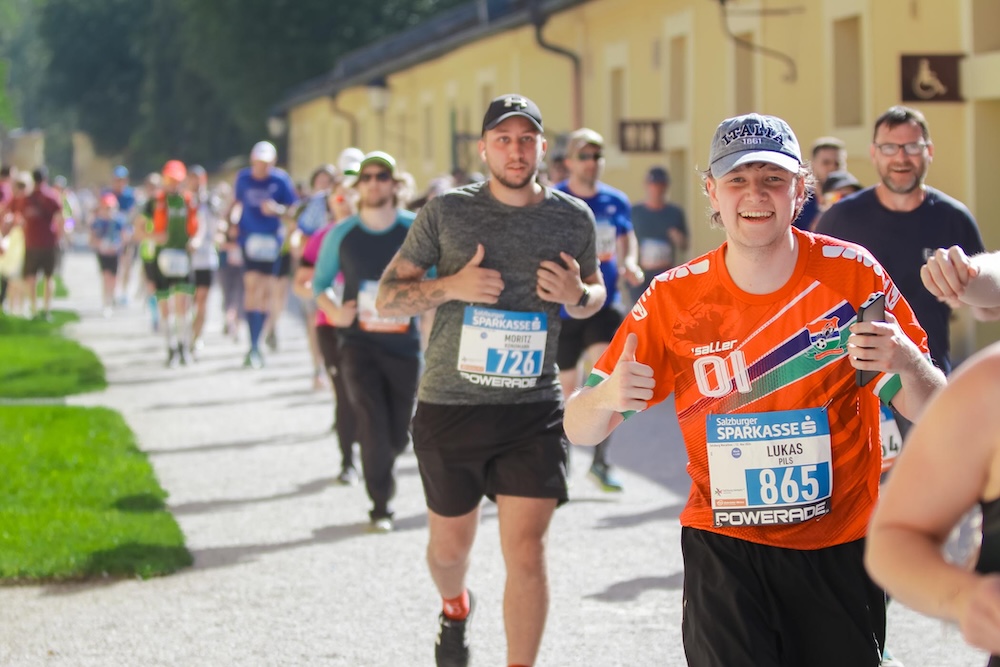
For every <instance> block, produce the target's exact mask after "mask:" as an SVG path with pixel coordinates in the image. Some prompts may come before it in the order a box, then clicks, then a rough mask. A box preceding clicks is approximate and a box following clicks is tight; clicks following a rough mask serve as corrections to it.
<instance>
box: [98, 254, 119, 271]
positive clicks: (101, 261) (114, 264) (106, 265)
mask: <svg viewBox="0 0 1000 667" xmlns="http://www.w3.org/2000/svg"><path fill="white" fill-rule="evenodd" d="M97 266H98V267H99V268H100V269H101V273H118V255H98V256H97Z"/></svg>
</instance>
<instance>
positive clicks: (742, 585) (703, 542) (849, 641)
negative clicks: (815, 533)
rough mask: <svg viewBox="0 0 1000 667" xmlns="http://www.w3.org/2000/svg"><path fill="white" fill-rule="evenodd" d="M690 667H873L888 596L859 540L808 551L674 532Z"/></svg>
mask: <svg viewBox="0 0 1000 667" xmlns="http://www.w3.org/2000/svg"><path fill="white" fill-rule="evenodd" d="M681 549H682V551H683V553H684V612H683V622H682V633H683V637H684V652H685V654H686V655H687V661H688V665H690V666H691V667H802V665H809V667H845V666H846V665H851V666H852V667H878V665H879V663H880V661H881V660H880V657H879V651H880V647H882V646H884V645H885V593H883V591H882V589H880V588H879V587H878V586H876V585H875V583H874V582H872V580H871V578H869V576H868V574H867V572H865V568H864V563H863V561H862V557H863V554H864V540H857V541H854V542H848V543H847V544H841V545H837V546H834V547H827V548H825V549H817V550H815V551H798V550H795V549H782V548H780V547H772V546H765V545H762V544H754V543H752V542H747V541H745V540H739V539H735V538H732V537H726V536H724V535H718V534H715V533H710V532H707V531H704V530H697V529H694V528H687V527H684V528H682V529H681Z"/></svg>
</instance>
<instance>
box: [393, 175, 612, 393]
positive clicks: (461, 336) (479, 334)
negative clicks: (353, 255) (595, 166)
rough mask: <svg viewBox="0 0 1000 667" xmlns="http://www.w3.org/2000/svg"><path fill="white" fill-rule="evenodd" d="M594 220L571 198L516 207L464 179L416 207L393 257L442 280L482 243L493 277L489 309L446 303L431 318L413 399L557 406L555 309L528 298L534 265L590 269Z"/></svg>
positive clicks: (554, 194)
mask: <svg viewBox="0 0 1000 667" xmlns="http://www.w3.org/2000/svg"><path fill="white" fill-rule="evenodd" d="M596 239H597V231H596V225H595V223H594V215H593V213H592V212H591V211H590V208H589V207H588V206H587V205H586V204H584V203H583V202H582V201H580V200H579V199H577V198H575V197H573V196H571V195H567V194H564V193H562V192H559V191H556V190H552V189H550V188H545V198H544V199H543V200H542V201H541V202H540V203H538V204H535V205H532V206H526V207H517V206H507V205H506V204H503V203H501V202H499V201H497V200H496V199H495V198H494V197H493V195H492V194H491V193H490V190H489V186H488V184H487V183H474V184H472V185H467V186H465V187H462V188H458V189H456V190H451V191H449V192H447V193H445V194H443V195H440V196H438V197H436V198H434V199H432V200H431V201H430V202H428V204H427V205H426V206H424V208H422V209H421V210H420V213H419V214H418V215H417V219H416V220H415V221H414V222H413V226H412V227H410V231H409V233H408V234H407V236H406V240H405V241H404V242H403V247H402V248H401V249H400V255H401V256H402V257H403V258H404V259H406V260H408V261H410V262H413V263H414V264H416V265H417V266H419V267H421V268H425V269H428V268H430V267H432V266H434V267H437V276H438V277H439V278H443V277H446V276H450V275H454V274H455V273H458V272H459V271H460V270H462V268H463V267H464V266H465V265H466V264H468V262H469V260H470V259H472V257H473V255H475V253H476V245H477V244H479V243H482V244H483V248H484V249H485V256H484V258H483V261H482V264H481V265H480V266H482V267H484V268H488V269H496V270H498V271H500V274H501V276H502V277H503V281H504V290H503V292H502V293H501V294H500V299H499V301H498V302H497V303H496V304H492V305H486V304H469V303H465V302H459V301H448V302H446V303H443V304H441V306H439V307H438V309H437V314H436V316H435V318H434V327H433V329H432V331H431V339H430V345H429V347H428V349H427V354H426V370H425V372H424V375H423V377H422V378H421V380H420V389H419V391H418V394H417V396H418V398H419V399H420V400H421V401H424V402H427V403H443V404H450V405H483V404H491V405H498V404H508V403H535V402H540V401H552V400H559V399H560V398H561V396H562V392H561V390H560V388H559V382H558V371H557V369H556V345H557V343H558V340H559V327H560V322H561V320H560V318H559V304H558V303H550V302H548V301H543V300H542V299H540V298H538V295H537V294H536V293H535V289H536V284H537V280H538V278H537V272H538V268H539V264H540V263H541V261H542V260H551V261H556V262H561V261H562V259H561V258H560V256H559V253H560V252H566V253H568V254H570V255H573V257H575V258H576V261H577V262H579V264H580V274H581V275H582V276H584V277H586V276H590V275H593V274H594V273H596V272H597V270H598V263H597V241H596Z"/></svg>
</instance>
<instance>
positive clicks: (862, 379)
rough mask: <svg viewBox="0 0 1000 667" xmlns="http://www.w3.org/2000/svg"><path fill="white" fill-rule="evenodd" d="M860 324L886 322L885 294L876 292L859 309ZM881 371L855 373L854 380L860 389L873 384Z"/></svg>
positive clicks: (857, 371)
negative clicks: (870, 383)
mask: <svg viewBox="0 0 1000 667" xmlns="http://www.w3.org/2000/svg"><path fill="white" fill-rule="evenodd" d="M858 322H885V294H884V293H882V292H875V293H874V294H872V295H871V296H870V297H868V300H867V301H865V302H864V303H863V304H861V307H860V308H858ZM878 374H879V371H863V370H861V369H857V370H856V371H855V376H854V380H855V382H856V383H857V385H858V386H859V387H864V386H865V385H866V384H868V383H869V382H871V381H872V380H873V379H874V378H875V376H876V375H878Z"/></svg>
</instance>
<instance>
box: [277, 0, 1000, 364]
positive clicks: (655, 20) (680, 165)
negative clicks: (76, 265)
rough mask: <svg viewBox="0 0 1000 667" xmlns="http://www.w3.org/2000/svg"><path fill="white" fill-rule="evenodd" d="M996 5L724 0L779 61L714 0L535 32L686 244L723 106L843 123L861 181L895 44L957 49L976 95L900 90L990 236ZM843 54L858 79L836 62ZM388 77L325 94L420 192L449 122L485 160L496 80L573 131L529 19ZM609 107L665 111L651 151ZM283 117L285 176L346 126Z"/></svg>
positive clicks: (553, 65)
mask: <svg viewBox="0 0 1000 667" xmlns="http://www.w3.org/2000/svg"><path fill="white" fill-rule="evenodd" d="M996 2H997V0H957V1H955V2H951V1H949V2H944V1H942V0H799V1H798V2H795V3H789V2H787V1H786V0H729V2H727V7H728V8H729V10H730V15H729V20H728V26H729V29H730V30H731V31H732V32H733V33H735V34H736V35H738V36H740V37H742V38H745V39H748V40H749V41H751V42H753V43H754V44H757V45H760V46H762V47H765V48H766V49H770V50H773V51H777V52H780V54H782V55H783V57H782V58H776V57H771V56H769V55H765V54H763V53H761V52H759V51H752V50H749V49H746V48H743V47H741V46H739V45H737V44H735V43H734V42H733V41H732V40H731V39H730V38H729V36H727V35H726V34H725V32H724V30H723V26H722V20H721V15H720V3H718V2H710V1H708V0H659V1H658V2H655V3H653V2H649V1H648V0H591V1H590V2H585V3H583V4H581V5H578V6H576V7H573V8H570V9H568V10H566V11H563V12H561V13H559V14H557V15H555V16H552V17H550V18H549V19H548V22H547V24H546V26H545V30H544V35H545V38H546V40H547V41H549V42H551V43H553V44H556V45H559V46H561V47H564V48H567V49H570V50H572V51H574V52H576V53H577V54H579V55H580V57H581V58H582V68H583V109H582V117H583V124H584V125H585V126H588V127H591V128H593V129H595V130H597V131H598V132H600V133H602V134H603V135H604V136H605V139H606V141H607V142H608V145H607V146H606V149H605V154H606V157H607V159H606V169H605V173H604V177H603V180H605V181H606V182H608V183H609V184H611V185H613V186H615V187H618V188H620V189H621V190H623V191H625V193H626V194H627V195H629V196H630V197H631V198H632V199H633V200H638V199H641V197H642V195H643V188H642V180H643V176H644V174H645V172H646V170H647V169H648V168H649V167H650V166H652V165H654V164H661V165H665V166H667V167H668V168H669V169H670V171H671V175H672V178H673V182H674V184H673V187H672V189H671V198H672V199H673V200H674V201H676V202H678V203H679V204H680V205H681V206H683V207H684V208H685V210H686V211H687V214H688V218H689V226H690V228H691V231H692V249H691V254H692V255H693V254H698V253H702V252H705V251H707V250H708V249H710V248H712V247H714V246H715V245H717V244H718V243H719V242H720V240H721V239H722V235H721V233H720V232H718V231H716V230H711V229H709V227H708V225H707V223H706V210H707V200H706V199H705V197H704V195H703V194H702V186H701V176H700V170H703V169H704V168H705V167H706V164H707V159H708V149H709V142H710V141H711V138H712V135H713V133H714V131H715V128H716V126H717V125H718V123H719V122H720V121H721V120H722V119H724V118H726V117H728V116H732V115H735V114H737V113H743V112H747V111H751V110H754V111H760V112H762V113H770V114H775V115H778V116H782V117H783V118H785V119H786V120H787V121H788V122H789V123H790V124H791V126H792V127H793V128H794V129H795V131H796V134H797V136H798V138H799V141H800V143H801V145H802V149H803V153H804V154H805V155H806V157H807V158H808V151H809V150H810V148H811V144H812V142H813V141H814V140H815V139H816V138H818V137H820V136H825V135H834V136H837V137H840V138H841V139H843V140H844V141H845V142H846V144H847V147H848V154H849V158H848V168H849V169H850V170H851V171H852V173H854V174H855V175H856V176H857V177H858V178H859V179H860V180H861V182H862V183H864V184H865V185H871V184H873V183H875V181H876V178H877V175H876V173H875V171H874V169H873V167H872V165H871V161H870V157H869V147H870V144H871V138H872V130H873V127H872V125H873V123H874V121H875V119H876V118H877V117H878V116H879V115H880V114H881V113H882V112H883V111H885V110H886V109H887V108H888V107H890V106H892V105H893V104H898V103H900V100H901V84H900V56H901V55H902V54H936V53H940V54H962V53H964V54H970V55H969V57H968V58H967V59H966V60H965V62H964V63H963V65H962V72H963V77H964V78H963V82H962V85H963V87H968V89H969V91H970V93H971V94H972V95H973V99H971V100H970V99H967V100H966V101H965V102H948V103H908V104H910V105H911V106H914V107H916V108H918V109H920V110H921V111H923V112H924V114H925V115H926V116H927V119H928V123H929V125H930V128H931V137H932V140H933V142H934V144H935V157H934V161H933V164H932V165H931V167H930V170H929V173H928V177H927V182H928V183H929V184H930V185H932V186H934V187H937V188H939V189H941V190H943V191H945V192H947V193H949V194H951V195H953V196H955V197H957V198H959V199H961V200H963V201H965V202H967V203H968V204H969V206H970V208H971V209H972V211H973V213H974V214H975V215H976V217H977V219H978V220H979V221H980V226H981V227H982V230H983V236H984V239H985V240H986V243H987V247H989V248H1000V188H997V187H996V186H995V185H994V184H993V183H992V181H993V174H994V173H996V172H997V171H998V170H1000V157H998V156H1000V151H998V150H995V149H994V148H993V147H992V144H993V143H996V142H997V141H1000V139H997V137H1000V85H998V84H997V83H996V82H997V81H1000V38H995V36H994V35H993V34H992V33H991V32H990V31H984V30H982V29H977V27H976V24H977V21H979V22H982V20H983V17H984V16H985V17H989V16H993V15H994V14H1000V10H996V8H995V7H994V5H995V4H996ZM755 10H768V11H774V10H778V11H777V12H776V13H773V14H767V15H762V14H760V13H755ZM845 26H847V27H846V28H845ZM845 31H846V32H845ZM845 34H846V35H848V37H847V38H845ZM845 45H848V46H849V48H848V46H845ZM789 61H791V62H792V63H794V70H795V77H794V80H792V79H791V77H790V74H791V71H792V70H791V68H790V67H789ZM851 63H856V66H857V74H856V76H853V75H852V76H848V75H846V74H845V72H850V71H851V70H850V64H851ZM616 71H617V72H619V74H618V75H617V76H616V74H615V72H616ZM387 84H388V103H387V106H386V108H385V109H384V110H382V111H379V110H376V109H374V108H373V107H372V102H373V100H375V99H377V98H373V97H372V96H371V95H370V94H369V91H368V90H367V89H366V88H365V87H363V86H359V87H356V88H352V89H350V90H346V91H342V92H340V93H339V94H338V96H337V98H336V104H337V105H338V106H339V107H340V108H342V109H344V110H347V111H349V112H350V113H351V114H353V115H354V116H356V118H357V128H358V140H357V143H358V146H359V147H360V148H361V149H363V150H365V151H370V150H375V149H381V150H386V151H388V152H389V153H392V154H393V155H395V156H396V158H397V160H398V161H399V163H400V166H401V167H402V168H404V169H406V170H408V171H409V172H411V173H412V174H413V176H414V177H415V179H416V182H417V189H418V191H421V190H423V189H424V188H425V187H426V185H427V183H428V182H429V181H430V180H431V179H432V178H434V177H436V176H439V175H441V174H444V173H447V172H448V171H449V170H450V169H451V166H452V140H451V135H452V132H453V130H454V131H455V132H457V133H458V134H460V135H462V136H464V137H467V138H469V139H470V140H469V141H464V142H461V143H460V144H459V148H458V150H457V151H456V153H457V160H458V164H459V165H460V166H464V167H466V168H467V169H471V170H481V169H482V165H481V163H480V161H479V158H478V155H477V150H476V147H475V144H476V142H475V139H476V138H477V137H478V134H479V128H480V125H481V119H482V114H483V112H484V110H485V105H486V102H488V101H489V99H491V98H492V97H494V96H496V95H499V94H502V93H506V92H517V93H521V94H524V95H527V96H528V97H530V98H532V99H533V100H534V101H535V102H537V103H538V105H539V107H540V108H541V110H542V115H543V117H544V120H545V125H546V136H547V138H548V140H549V142H550V146H553V145H554V144H555V142H556V141H557V140H558V139H559V138H560V137H562V136H565V134H566V133H568V132H569V131H571V130H573V129H575V128H574V127H573V102H572V100H573V80H572V68H571V64H570V61H569V60H568V59H567V58H565V57H563V56H561V55H557V54H555V53H552V52H549V51H546V50H544V49H542V48H541V47H540V46H539V45H538V44H537V43H536V41H535V34H534V27H533V26H523V27H520V28H517V29H513V30H509V31H506V32H502V33H498V34H494V35H490V36H487V37H484V38H482V39H481V40H479V41H477V42H475V43H472V44H467V45H465V46H462V47H460V48H458V49H456V50H455V51H453V52H451V53H448V54H446V55H444V56H441V57H439V58H437V59H435V60H432V61H429V62H424V63H420V64H417V65H415V66H412V67H410V68H408V69H406V70H403V71H400V72H397V73H395V74H392V75H390V76H388V77H387ZM616 85H617V86H618V88H617V89H616V88H615V86H616ZM616 90H617V92H616ZM845 109H846V111H845ZM616 114H617V115H618V116H619V117H621V118H626V119H633V120H635V119H658V120H661V121H663V126H662V138H661V145H662V151H661V152H659V153H655V154H649V153H622V152H621V151H619V150H618V148H617V136H616V134H617V130H616V127H615V123H614V121H615V115H616ZM844 119H846V120H844ZM289 121H290V127H291V130H290V131H291V135H290V141H289V146H290V153H291V155H290V165H291V170H292V173H293V176H294V177H296V178H297V179H298V178H306V177H307V176H308V174H309V172H311V170H312V169H313V168H314V167H315V166H317V165H318V164H320V163H321V162H329V161H333V160H334V159H335V158H336V155H337V153H338V152H339V151H340V149H341V148H343V147H344V146H346V145H348V141H349V139H348V134H347V125H346V124H345V122H344V120H343V119H342V118H339V117H337V116H336V115H334V114H333V113H332V111H331V105H330V103H329V100H326V99H324V100H314V101H312V102H308V103H306V104H303V105H301V106H300V107H297V108H296V109H293V110H292V111H291V113H290V114H289ZM297 125H298V127H296V126H297ZM987 144H989V145H990V147H987V146H986V145H987ZM998 329H1000V328H998ZM970 332H971V333H970ZM994 333H996V334H998V335H1000V330H998V331H996V332H994V330H993V329H991V328H990V327H986V326H984V325H979V326H978V327H977V328H976V329H975V331H973V330H972V329H971V328H969V329H968V330H965V329H962V332H961V333H960V335H959V336H956V343H958V344H961V341H962V340H964V341H974V342H970V343H969V344H968V346H972V345H981V344H982V343H983V342H984V341H985V340H986V339H987V337H989V336H993V337H994V338H995V337H996V336H995V335H994ZM961 353H962V350H959V354H960V355H961Z"/></svg>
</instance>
